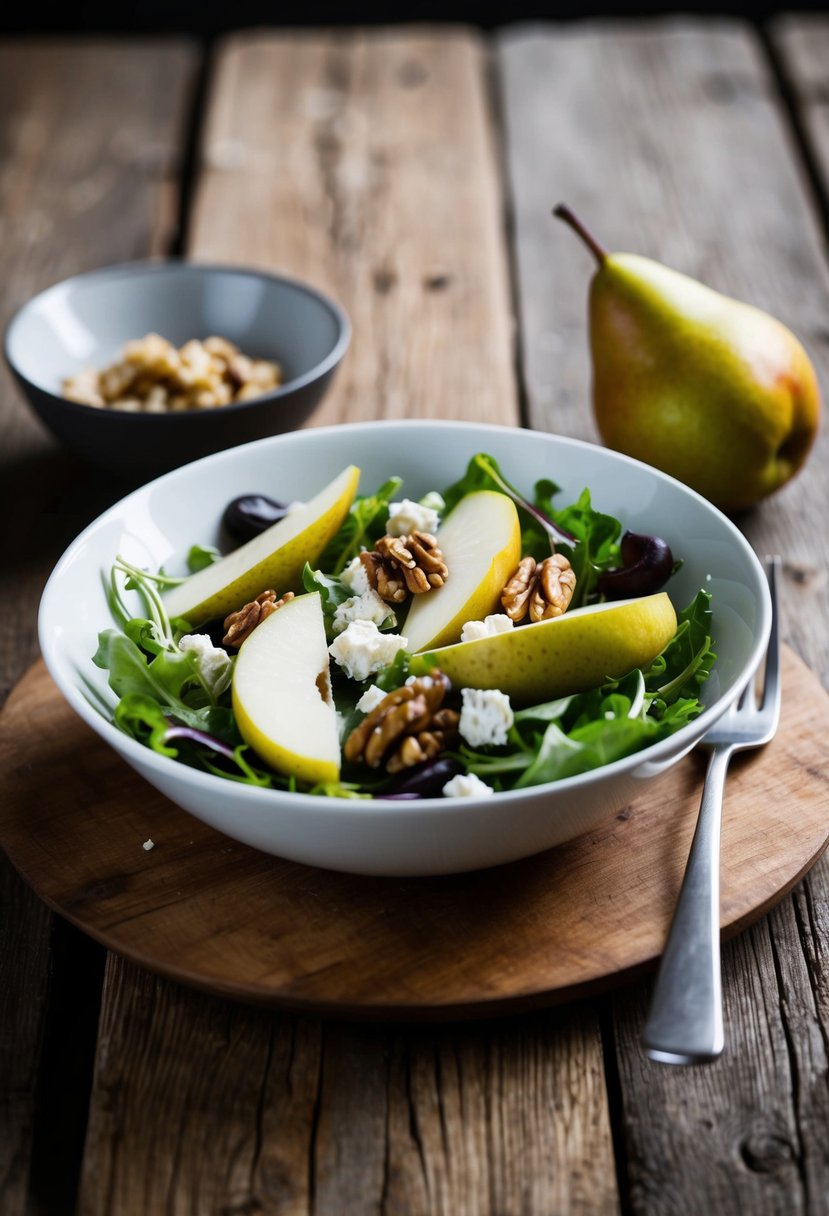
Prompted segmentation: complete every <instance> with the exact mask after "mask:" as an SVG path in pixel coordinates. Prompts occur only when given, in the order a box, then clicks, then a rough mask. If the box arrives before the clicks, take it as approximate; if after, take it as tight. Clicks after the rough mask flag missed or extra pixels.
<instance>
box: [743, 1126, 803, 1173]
mask: <svg viewBox="0 0 829 1216" xmlns="http://www.w3.org/2000/svg"><path fill="white" fill-rule="evenodd" d="M740 1156H741V1158H742V1160H743V1163H744V1165H745V1166H746V1168H747V1169H750V1170H751V1171H752V1173H754V1174H774V1173H776V1172H777V1171H778V1170H780V1169H782V1168H784V1167H785V1166H788V1165H790V1164H791V1162H792V1161H793V1160H794V1158H795V1151H794V1148H793V1146H792V1145H791V1144H790V1143H789V1141H788V1140H787V1139H786V1138H785V1136H778V1135H777V1134H776V1133H775V1132H756V1133H754V1134H752V1135H749V1136H746V1137H745V1138H744V1139H743V1140H741V1141H740Z"/></svg>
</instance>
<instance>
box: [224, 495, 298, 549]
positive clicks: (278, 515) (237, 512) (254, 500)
mask: <svg viewBox="0 0 829 1216" xmlns="http://www.w3.org/2000/svg"><path fill="white" fill-rule="evenodd" d="M287 514H288V508H287V506H286V505H285V503H282V502H274V500H273V499H272V498H266V497H265V495H264V494H242V496H241V497H240V498H234V499H233V502H229V503H228V504H227V506H226V507H225V513H224V515H223V516H222V524H223V525H224V527H225V528H226V529H227V530H228V532H229V533H230V535H231V536H232V537H233V538H234V539H235V540H240V541H241V540H250V539H251V538H252V537H254V536H258V535H259V533H260V532H264V531H265V529H266V528H269V527H270V526H271V524H275V523H278V522H279V520H280V519H284V517H285V516H286V515H287Z"/></svg>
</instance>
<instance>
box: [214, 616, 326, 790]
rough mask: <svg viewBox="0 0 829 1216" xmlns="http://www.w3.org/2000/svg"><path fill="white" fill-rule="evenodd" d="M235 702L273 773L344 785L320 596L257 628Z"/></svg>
mask: <svg viewBox="0 0 829 1216" xmlns="http://www.w3.org/2000/svg"><path fill="white" fill-rule="evenodd" d="M231 696H232V701H233V712H234V715H235V717H236V724H237V726H238V727H239V733H240V735H241V736H242V738H243V739H244V740H245V742H246V743H248V744H249V745H250V746H251V747H252V748H253V749H254V751H255V752H256V753H257V754H258V755H259V756H261V758H262V759H263V760H264V761H265V763H266V764H268V765H269V766H270V767H271V768H272V769H274V770H275V771H276V772H278V773H284V774H285V775H286V776H289V777H290V776H293V777H296V778H297V780H299V781H304V782H307V783H308V784H310V785H315V784H317V783H318V782H335V781H337V780H339V776H340V743H339V733H338V730H337V712H336V710H335V708H334V702H333V700H332V697H331V684H330V677H329V660H328V643H327V641H326V638H325V623H324V620H323V615H322V606H321V603H320V597H319V593H318V592H313V593H312V594H310V595H299V596H297V597H296V598H295V599H292V600H288V602H287V603H285V604H283V606H282V607H281V608H278V609H277V610H276V612H274V613H272V615H271V616H269V617H266V618H265V620H264V621H262V622H261V624H259V625H257V626H256V628H255V629H254V630H253V632H252V633H251V634H250V635H249V637H248V638H246V640H245V641H244V642H243V643H242V646H241V648H240V650H239V654H238V657H237V659H236V666H235V668H234V672H233V683H232V686H231Z"/></svg>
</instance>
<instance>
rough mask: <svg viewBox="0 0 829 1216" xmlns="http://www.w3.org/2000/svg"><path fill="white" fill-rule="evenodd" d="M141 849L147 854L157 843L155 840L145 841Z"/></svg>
mask: <svg viewBox="0 0 829 1216" xmlns="http://www.w3.org/2000/svg"><path fill="white" fill-rule="evenodd" d="M141 848H142V849H143V850H144V852H145V853H149V851H150V849H154V848H155V841H154V840H145V841H144V843H143V844H142V846H141Z"/></svg>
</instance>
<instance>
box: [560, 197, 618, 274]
mask: <svg viewBox="0 0 829 1216" xmlns="http://www.w3.org/2000/svg"><path fill="white" fill-rule="evenodd" d="M553 215H554V216H555V217H556V219H559V220H563V221H564V223H565V224H569V226H570V227H571V228H572V229H573V231H574V232H575V233H577V234H578V236H580V237H581V239H582V240H583V241H584V243H585V245H586V246H587V248H588V249H589V250H590V252H591V253H592V254H593V256H594V258H595V259H596V261H597V262H598V263H599V265H600V266H601V265H602V264H603V262H604V260H605V258H606V257H607V250H606V249H605V248H604V246H603V245H600V244H599V242H598V241H597V240H596V238H595V237H594V236H593V233H592V232H590V231H588V229H587V228H585V226H584V224H583V223H582V222H581V220H580V219H579V218H578V216H577V215H575V214H574V212H572V211H571V210H570V208H569V207H567V206H565V205H564V203H559V204H558V206H557V207H553Z"/></svg>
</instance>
